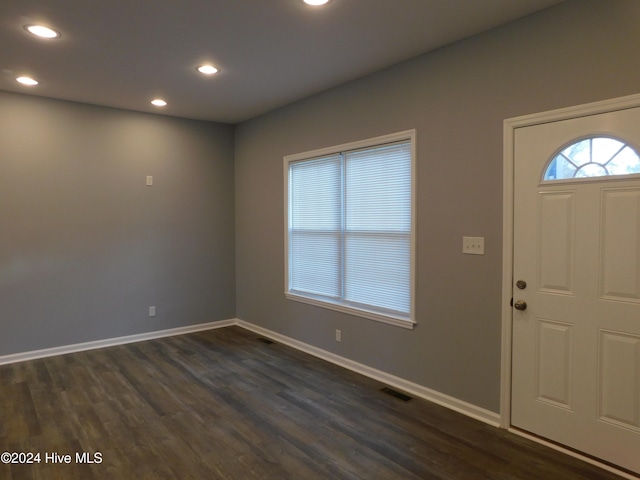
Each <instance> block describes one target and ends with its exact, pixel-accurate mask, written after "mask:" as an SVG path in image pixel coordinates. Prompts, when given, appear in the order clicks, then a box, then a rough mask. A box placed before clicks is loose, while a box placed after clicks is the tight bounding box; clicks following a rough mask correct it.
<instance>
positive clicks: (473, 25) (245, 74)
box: [0, 0, 562, 123]
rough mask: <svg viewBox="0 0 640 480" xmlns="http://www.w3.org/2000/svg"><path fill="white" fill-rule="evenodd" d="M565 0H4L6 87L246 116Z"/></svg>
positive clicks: (0, 4)
mask: <svg viewBox="0 0 640 480" xmlns="http://www.w3.org/2000/svg"><path fill="white" fill-rule="evenodd" d="M561 1H562V0H332V1H331V2H330V3H329V4H328V5H326V6H324V7H308V6H305V5H303V4H302V2H301V1H300V0H0V90H7V91H13V92H22V93H28V94H33V95H41V96H45V97H52V98H60V99H66V100H74V101H79V102H85V103H91V104H96V105H104V106H111V107H118V108H125V109H130V110H138V111H147V112H156V113H163V114H167V115H175V116H179V117H187V118H195V119H203V120H212V121H218V122H225V123H237V122H241V121H243V120H247V119H249V118H252V117H255V116H257V115H260V114H263V113H266V112H268V111H270V110H273V109H275V108H278V107H281V106H283V105H286V104H288V103H291V102H294V101H296V100H299V99H302V98H304V97H307V96H310V95H313V94H315V93H318V92H320V91H322V90H326V89H328V88H331V87H334V86H337V85H340V84H342V83H345V82H348V81H350V80H353V79H355V78H358V77H361V76H364V75H367V74H369V73H372V72H375V71H377V70H381V69H383V68H385V67H388V66H391V65H393V64H396V63H399V62H401V61H403V60H407V59H409V58H411V57H414V56H417V55H419V54H421V53H424V52H427V51H430V50H433V49H436V48H438V47H441V46H443V45H446V44H448V43H452V42H455V41H457V40H460V39H463V38H465V37H469V36H471V35H474V34H477V33H480V32H483V31H486V30H488V29H491V28H493V27H496V26H498V25H500V24H503V23H506V22H509V21H511V20H514V19H516V18H519V17H522V16H525V15H528V14H530V13H533V12H535V11H537V10H540V9H543V8H546V7H549V6H551V5H554V4H557V3H560V2H561ZM31 23H44V24H47V25H49V26H52V27H54V28H56V29H57V30H59V31H60V32H62V37H61V38H59V39H57V40H41V39H38V38H36V37H33V36H31V35H30V34H28V33H27V32H26V31H25V30H24V28H23V27H24V25H25V24H31ZM205 62H211V63H213V64H214V65H216V66H218V67H219V68H220V72H219V73H218V74H216V75H214V76H212V77H205V76H203V75H201V74H199V73H198V72H196V70H195V67H196V66H197V65H198V64H201V63H205ZM25 74H26V75H31V76H33V77H34V78H36V79H37V80H38V81H39V82H40V84H39V85H37V86H35V87H25V86H23V85H20V84H18V83H17V82H16V81H15V78H16V77H17V76H19V75H25ZM155 97H162V98H164V99H165V100H166V101H167V102H169V104H168V105H167V106H166V107H164V108H163V109H162V110H159V109H158V108H157V107H154V106H152V105H150V103H149V102H150V101H151V100H152V99H153V98H155Z"/></svg>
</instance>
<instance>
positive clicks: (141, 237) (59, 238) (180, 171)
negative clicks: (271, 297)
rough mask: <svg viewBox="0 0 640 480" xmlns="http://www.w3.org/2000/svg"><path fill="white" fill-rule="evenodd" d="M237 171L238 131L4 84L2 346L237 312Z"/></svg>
mask: <svg viewBox="0 0 640 480" xmlns="http://www.w3.org/2000/svg"><path fill="white" fill-rule="evenodd" d="M146 175H153V177H154V182H155V185H154V186H153V187H147V186H145V177H146ZM233 177H234V168H233V127H231V126H226V125H218V124H213V123H207V122H197V121H188V120H181V119H174V118H169V117H163V116H158V115H149V114H140V113H132V112H125V111H119V110H114V109H107V108H100V107H93V106H88V105H82V104H74V103H68V102H61V101H55V100H47V99H42V98H36V97H30V96H26V95H18V94H11V93H6V92H0V355H6V354H11V353H15V352H24V351H31V350H36V349H42V348H47V347H53V346H61V345H69V344H73V343H78V342H85V341H91V340H99V339H105V338H112V337H117V336H122V335H131V334H136V333H141V332H148V331H154V330H160V329H165V328H173V327H180V326H185V325H193V324H198V323H204V322H210V321H214V320H221V319H227V318H233V317H234V316H235V265H234V255H235V253H234V250H235V238H234V230H235V227H234V178H233ZM150 305H155V306H156V307H157V316H156V317H149V316H148V307H149V306H150Z"/></svg>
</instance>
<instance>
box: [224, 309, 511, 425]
mask: <svg viewBox="0 0 640 480" xmlns="http://www.w3.org/2000/svg"><path fill="white" fill-rule="evenodd" d="M236 322H237V323H236V324H237V325H238V326H240V327H242V328H244V329H246V330H250V331H252V332H255V333H257V334H259V335H262V336H264V337H267V338H270V339H272V340H274V341H276V342H279V343H283V344H285V345H288V346H290V347H293V348H295V349H296V350H300V351H302V352H305V353H308V354H310V355H313V356H315V357H318V358H321V359H322V360H326V361H327V362H331V363H334V364H336V365H339V366H341V367H344V368H346V369H348V370H351V371H354V372H356V373H359V374H361V375H364V376H366V377H369V378H373V379H374V380H378V381H379V382H381V383H384V384H386V385H389V386H392V387H395V388H398V389H400V390H402V391H404V392H406V393H410V394H412V395H415V396H416V397H420V398H423V399H425V400H428V401H430V402H433V403H436V404H438V405H441V406H443V407H446V408H449V409H451V410H454V411H456V412H458V413H462V414H463V415H467V416H468V417H471V418H474V419H476V420H479V421H481V422H484V423H487V424H489V425H491V426H494V427H499V426H500V415H499V414H498V413H495V412H492V411H489V410H486V409H484V408H481V407H478V406H476V405H473V404H471V403H467V402H465V401H463V400H459V399H457V398H454V397H451V396H449V395H445V394H444V393H440V392H437V391H435V390H431V389H430V388H427V387H424V386H422V385H419V384H417V383H413V382H410V381H409V380H405V379H403V378H400V377H396V376H395V375H391V374H389V373H386V372H383V371H382V370H378V369H375V368H372V367H369V366H367V365H364V364H362V363H358V362H354V361H353V360H349V359H348V358H344V357H341V356H340V355H336V354H335V353H331V352H328V351H326V350H322V349H320V348H317V347H314V346H312V345H309V344H307V343H304V342H301V341H299V340H295V339H293V338H290V337H287V336H285V335H281V334H279V333H276V332H273V331H271V330H267V329H266V328H263V327H259V326H257V325H254V324H252V323H249V322H245V321H244V320H240V319H237V320H236Z"/></svg>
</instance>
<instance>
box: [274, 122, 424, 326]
mask: <svg viewBox="0 0 640 480" xmlns="http://www.w3.org/2000/svg"><path fill="white" fill-rule="evenodd" d="M414 136H415V133H414V132H413V131H410V132H402V133H399V134H394V135H388V136H385V137H379V138H377V139H372V140H367V141H364V142H357V143H352V144H349V145H342V146H339V147H334V148H330V149H323V150H319V151H315V152H309V153H306V154H301V155H294V156H289V157H286V158H285V177H286V210H287V211H286V215H287V228H286V237H287V238H286V255H285V259H286V263H287V264H286V269H285V271H286V286H285V288H286V291H285V294H286V295H287V297H288V298H290V299H293V300H300V301H305V302H308V303H313V304H316V305H321V306H326V307H328V308H334V309H337V310H341V311H346V312H348V313H353V314H357V315H361V316H365V317H368V318H373V319H375V320H381V321H385V322H388V323H393V324H397V325H401V326H405V327H409V328H410V327H412V326H413V257H414V255H413V250H414V240H413V239H414V214H413V204H414V201H413V196H414V192H413V190H414V189H413V185H414V181H413V176H414Z"/></svg>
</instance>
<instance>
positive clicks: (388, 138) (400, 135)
mask: <svg viewBox="0 0 640 480" xmlns="http://www.w3.org/2000/svg"><path fill="white" fill-rule="evenodd" d="M406 140H409V141H410V143H411V237H410V244H411V257H410V262H411V265H410V268H411V270H410V312H409V319H405V318H400V317H396V316H393V315H386V314H382V313H379V312H372V311H370V310H366V309H364V308H359V307H358V308H356V307H349V306H347V305H344V304H342V303H332V302H330V301H328V300H326V299H325V298H322V299H316V298H313V297H311V296H308V295H304V296H303V295H298V294H295V293H291V292H289V222H288V218H289V164H290V163H291V162H296V161H299V160H306V159H311V158H316V157H322V156H327V155H331V154H335V153H340V152H344V151H346V150H357V149H360V148H367V147H374V146H376V145H382V144H385V143H393V142H399V141H406ZM416 153H417V150H416V131H415V129H414V130H405V131H402V132H397V133H392V134H389V135H382V136H379V137H374V138H368V139H365V140H360V141H357V142H351V143H345V144H342V145H336V146H332V147H327V148H320V149H317V150H311V151H307V152H302V153H296V154H293V155H287V156H285V157H284V160H283V167H284V168H283V170H284V222H283V223H284V295H285V297H286V298H287V299H289V300H294V301H297V302H302V303H307V304H309V305H314V306H318V307H322V308H327V309H330V310H336V311H338V312H342V313H346V314H349V315H355V316H358V317H363V318H367V319H370V320H375V321H377V322H382V323H386V324H389V325H395V326H398V327H402V328H407V329H413V327H414V326H415V324H416V315H415V301H416V300H415V271H416V230H417V225H416V218H417V216H416V203H417V202H416V177H417V171H416V163H417V162H416Z"/></svg>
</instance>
